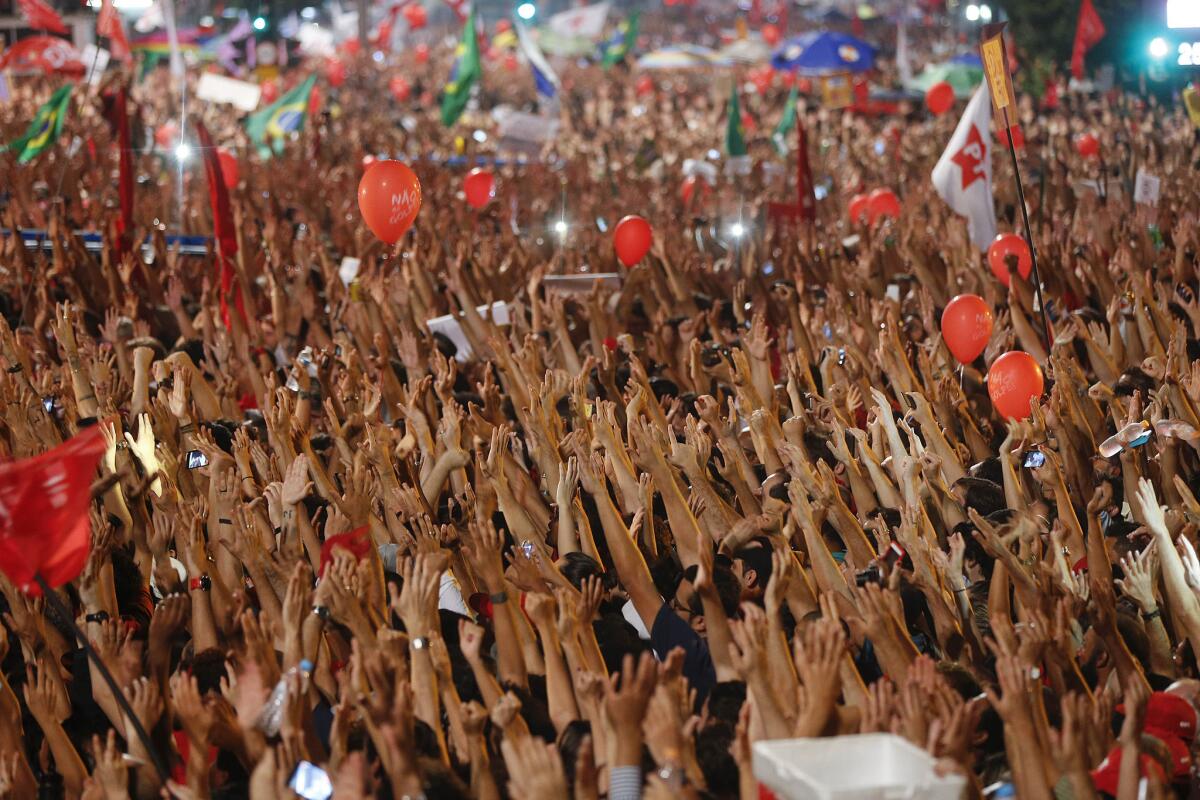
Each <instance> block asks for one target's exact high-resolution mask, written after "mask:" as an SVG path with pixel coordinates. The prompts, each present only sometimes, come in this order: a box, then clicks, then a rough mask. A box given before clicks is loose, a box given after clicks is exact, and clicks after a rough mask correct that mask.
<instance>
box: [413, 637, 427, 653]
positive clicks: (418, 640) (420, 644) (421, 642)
mask: <svg viewBox="0 0 1200 800" xmlns="http://www.w3.org/2000/svg"><path fill="white" fill-rule="evenodd" d="M411 644H412V649H413V650H424V649H425V648H427V647H429V640H428V639H426V638H425V637H424V636H416V637H413V640H412V642H411Z"/></svg>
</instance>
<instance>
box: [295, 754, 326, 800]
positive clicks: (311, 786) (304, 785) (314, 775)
mask: <svg viewBox="0 0 1200 800" xmlns="http://www.w3.org/2000/svg"><path fill="white" fill-rule="evenodd" d="M288 787H289V788H290V789H291V790H292V791H293V792H295V793H296V794H298V795H300V796H301V797H303V798H304V800H328V799H329V798H330V797H331V796H333V783H332V782H331V781H330V780H329V775H328V774H327V773H326V772H325V770H323V769H321V768H320V767H318V766H317V765H316V764H311V763H309V762H307V761H301V762H300V763H299V764H297V765H296V771H295V772H293V773H292V780H291V782H290V783H289V784H288Z"/></svg>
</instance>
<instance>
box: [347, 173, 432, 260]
mask: <svg viewBox="0 0 1200 800" xmlns="http://www.w3.org/2000/svg"><path fill="white" fill-rule="evenodd" d="M358 210H359V211H361V212H362V216H363V221H364V222H366V223H367V227H368V228H370V229H371V232H372V233H374V234H375V235H376V236H378V237H379V239H380V240H382V241H384V242H386V243H387V244H394V243H396V242H397V241H399V239H400V237H401V236H403V235H404V234H405V233H407V232H408V229H409V228H411V227H412V224H413V221H414V220H415V219H416V218H417V212H418V211H420V210H421V182H420V181H418V180H417V176H416V175H415V174H414V173H413V171H412V170H411V169H409V168H408V167H407V166H406V165H404V164H401V163H400V162H399V161H377V162H375V163H374V164H372V165H371V167H370V168H369V169H368V170H367V171H366V174H364V175H363V176H362V180H361V181H359V182H358Z"/></svg>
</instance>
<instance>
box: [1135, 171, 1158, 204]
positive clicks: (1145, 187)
mask: <svg viewBox="0 0 1200 800" xmlns="http://www.w3.org/2000/svg"><path fill="white" fill-rule="evenodd" d="M1161 191H1162V178H1159V177H1158V176H1156V175H1151V174H1150V173H1149V172H1146V171H1145V170H1144V169H1139V170H1138V171H1137V177H1136V178H1135V179H1134V183H1133V202H1135V203H1145V204H1146V205H1148V206H1157V205H1158V196H1159V194H1160V192H1161Z"/></svg>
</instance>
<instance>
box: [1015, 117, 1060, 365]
mask: <svg viewBox="0 0 1200 800" xmlns="http://www.w3.org/2000/svg"><path fill="white" fill-rule="evenodd" d="M1004 132H1005V134H1006V135H1007V136H1008V154H1009V155H1010V156H1012V165H1013V176H1014V177H1015V178H1016V179H1017V200H1018V201H1019V202H1020V203H1021V221H1022V222H1023V223H1024V225H1025V243H1026V244H1028V245H1029V260H1030V262H1031V263H1032V266H1033V292H1034V294H1035V295H1036V296H1037V302H1038V306H1039V307H1040V308H1041V310H1042V341H1043V342H1044V343H1045V345H1046V358H1049V357H1050V317H1049V315H1047V314H1046V301H1045V300H1043V299H1042V276H1041V274H1040V273H1039V272H1038V263H1037V247H1035V246H1034V244H1033V230H1032V229H1031V228H1030V227H1029V209H1028V208H1026V207H1025V187H1024V186H1022V185H1021V168H1020V167H1019V166H1018V165H1017V146H1016V145H1015V144H1013V136H1012V124H1011V123H1009V121H1008V108H1007V107H1006V108H1005V109H1004Z"/></svg>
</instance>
